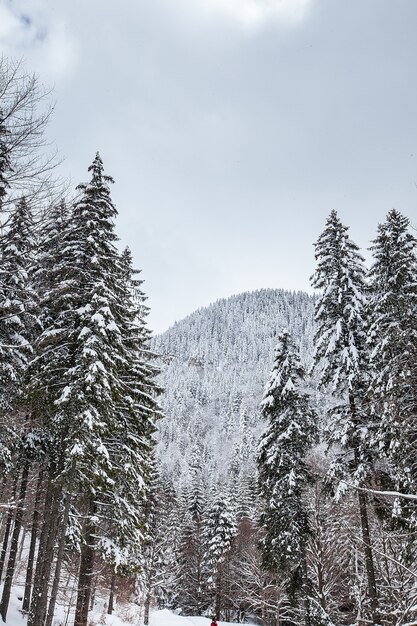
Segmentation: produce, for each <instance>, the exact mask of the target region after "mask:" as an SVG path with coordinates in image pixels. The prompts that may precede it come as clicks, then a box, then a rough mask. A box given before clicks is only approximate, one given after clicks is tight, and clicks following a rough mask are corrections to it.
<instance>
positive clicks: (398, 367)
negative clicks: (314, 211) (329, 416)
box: [368, 209, 417, 523]
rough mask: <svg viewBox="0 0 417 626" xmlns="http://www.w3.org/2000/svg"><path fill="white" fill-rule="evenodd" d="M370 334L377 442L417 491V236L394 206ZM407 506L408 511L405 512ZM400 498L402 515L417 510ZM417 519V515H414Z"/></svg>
mask: <svg viewBox="0 0 417 626" xmlns="http://www.w3.org/2000/svg"><path fill="white" fill-rule="evenodd" d="M371 250H372V253H373V257H374V262H373V265H372V267H371V269H370V272H369V278H370V286H369V289H370V295H369V332H368V345H369V348H370V351H371V372H372V376H371V384H370V390H371V396H372V406H373V409H374V411H375V414H376V415H378V416H379V417H380V420H381V421H380V424H379V428H378V429H377V432H376V436H375V440H376V443H377V445H378V447H379V449H381V450H382V451H383V452H384V453H385V455H386V457H387V458H388V460H389V464H390V474H391V478H392V480H393V481H394V484H395V488H396V489H397V490H401V491H405V492H407V493H415V491H416V489H417V460H416V459H417V447H416V445H415V441H416V434H417V431H416V426H415V420H416V417H417V240H416V238H415V237H414V235H413V234H412V233H411V232H410V221H409V220H408V218H406V217H405V216H403V215H402V214H401V213H400V212H399V211H396V210H395V209H393V210H392V211H390V212H389V213H388V215H387V218H386V221H385V222H384V223H383V224H380V225H379V227H378V234H377V237H376V239H375V240H374V241H373V245H372V247H371ZM403 505H405V506H404V510H403V511H401V509H402V507H403ZM413 508H414V507H411V510H410V506H409V503H407V502H404V501H403V502H401V500H397V502H396V503H395V509H394V510H395V511H396V515H400V514H401V513H402V514H404V513H405V512H406V510H407V511H408V513H411V511H412V509H413ZM409 521H413V523H417V516H416V515H415V513H412V515H411V519H410V520H409Z"/></svg>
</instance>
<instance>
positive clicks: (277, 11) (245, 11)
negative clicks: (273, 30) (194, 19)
mask: <svg viewBox="0 0 417 626" xmlns="http://www.w3.org/2000/svg"><path fill="white" fill-rule="evenodd" d="M194 1H196V0H194ZM197 1H198V2H199V3H200V4H201V5H202V6H203V8H204V10H205V11H208V12H216V13H222V14H224V15H226V16H228V17H230V18H233V19H236V20H238V21H239V22H242V23H243V24H245V25H248V26H256V25H259V24H262V23H264V22H265V21H267V20H269V19H275V20H280V21H283V22H286V23H294V24H295V23H297V22H299V21H301V20H302V19H303V18H304V17H305V16H306V14H307V13H308V10H309V8H310V6H311V4H312V0H197Z"/></svg>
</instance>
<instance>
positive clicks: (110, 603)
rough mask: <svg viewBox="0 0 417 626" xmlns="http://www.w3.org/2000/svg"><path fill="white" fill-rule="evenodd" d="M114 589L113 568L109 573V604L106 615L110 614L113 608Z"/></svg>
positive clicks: (114, 576)
mask: <svg viewBox="0 0 417 626" xmlns="http://www.w3.org/2000/svg"><path fill="white" fill-rule="evenodd" d="M115 590H116V572H115V571H114V570H113V571H112V574H111V583H110V594H109V606H108V607H107V615H112V613H113V609H114V592H115Z"/></svg>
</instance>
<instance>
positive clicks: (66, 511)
mask: <svg viewBox="0 0 417 626" xmlns="http://www.w3.org/2000/svg"><path fill="white" fill-rule="evenodd" d="M70 506H71V498H70V496H69V495H67V497H66V500H65V508H64V513H63V515H62V522H61V533H60V536H59V542H58V553H57V556H56V564H55V573H54V582H53V583H52V590H51V598H50V600H49V605H48V614H47V616H46V622H45V626H52V620H53V618H54V613H55V605H56V599H57V596H58V588H59V581H60V579H61V568H62V557H63V556H64V550H65V536H66V531H67V526H68V518H69V512H70Z"/></svg>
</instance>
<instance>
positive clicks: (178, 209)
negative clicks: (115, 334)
mask: <svg viewBox="0 0 417 626" xmlns="http://www.w3.org/2000/svg"><path fill="white" fill-rule="evenodd" d="M416 32H417V2H416V0H146V1H144V0H119V1H118V2H116V1H115V0H59V1H57V0H49V1H47V0H13V1H12V2H10V1H8V0H0V47H1V49H2V50H3V51H4V52H6V53H7V54H13V55H17V56H20V55H24V56H25V57H26V58H27V65H28V67H29V68H32V69H35V70H36V71H37V72H38V73H39V74H40V75H41V77H42V78H43V79H44V80H45V82H47V83H54V84H55V97H56V99H57V107H56V112H55V115H54V118H53V122H52V124H51V127H50V134H51V137H53V138H54V139H56V142H57V144H58V147H59V148H60V150H61V152H62V153H63V155H64V156H65V157H66V162H65V166H64V168H65V173H68V174H70V175H71V177H72V179H73V181H74V184H75V183H77V182H79V181H80V180H85V179H86V168H87V166H88V165H89V163H90V162H91V160H92V158H93V156H94V153H95V151H96V150H97V149H99V150H100V152H101V154H102V157H103V160H104V164H105V167H106V171H107V172H108V173H109V174H111V175H112V176H113V177H114V178H115V179H116V185H115V186H114V188H113V196H114V199H115V201H116V204H117V207H118V210H119V221H118V231H119V233H120V235H121V237H122V240H123V243H126V244H129V245H130V247H131V248H132V250H133V253H134V258H135V262H136V265H137V266H138V267H139V268H142V269H143V277H144V278H145V280H146V283H145V290H146V293H147V294H148V295H149V298H150V305H151V307H152V315H151V326H152V327H153V328H154V329H156V330H157V331H159V330H163V329H164V328H166V327H167V326H168V325H170V324H171V323H172V322H173V321H174V320H175V319H180V318H181V317H183V316H184V315H186V314H187V313H190V312H192V311H193V310H194V309H195V308H198V307H199V306H203V305H206V304H208V303H210V302H212V301H213V300H215V299H217V298H219V297H222V296H227V295H231V294H233V293H237V292H240V291H245V290H252V289H256V288H259V287H284V288H291V289H306V288H308V284H309V283H308V277H309V275H310V274H311V272H312V270H313V266H314V259H313V248H312V243H313V241H314V240H315V239H316V238H317V235H318V234H319V232H320V231H321V229H322V227H323V224H324V221H325V219H326V216H327V214H328V213H329V212H330V210H331V209H332V208H336V209H337V210H338V211H339V212H340V215H341V217H342V219H343V220H344V221H345V223H348V224H349V225H350V226H351V234H352V237H353V238H354V239H355V240H356V241H357V242H358V243H359V244H360V245H362V246H367V245H368V242H369V239H370V238H372V237H373V235H374V232H375V227H376V224H377V222H378V221H381V220H382V219H383V218H384V215H385V213H386V212H387V211H388V210H389V209H390V208H392V207H394V206H395V207H396V208H398V209H400V210H402V211H403V212H404V213H406V214H407V215H408V216H409V217H410V218H411V219H413V220H414V222H417V210H416V206H417V189H416V181H417V37H416Z"/></svg>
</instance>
